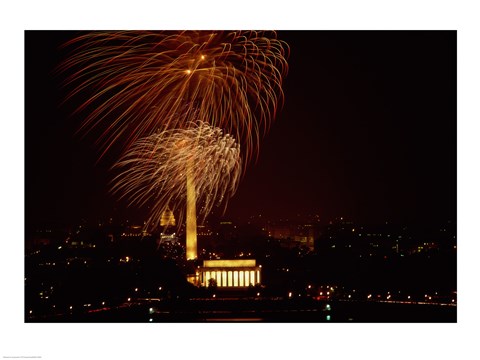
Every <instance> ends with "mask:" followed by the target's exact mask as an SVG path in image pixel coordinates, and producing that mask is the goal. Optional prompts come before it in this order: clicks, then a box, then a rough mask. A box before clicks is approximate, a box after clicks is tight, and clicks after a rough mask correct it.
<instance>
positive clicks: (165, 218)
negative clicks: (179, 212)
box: [160, 209, 175, 226]
mask: <svg viewBox="0 0 480 360" xmlns="http://www.w3.org/2000/svg"><path fill="white" fill-rule="evenodd" d="M160 226H175V217H174V216H173V212H172V210H170V209H166V210H165V211H164V212H163V213H162V217H161V218H160Z"/></svg>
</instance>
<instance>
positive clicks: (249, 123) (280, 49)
mask: <svg viewBox="0 0 480 360" xmlns="http://www.w3.org/2000/svg"><path fill="white" fill-rule="evenodd" d="M66 46H67V47H71V46H74V51H73V52H72V55H71V57H70V58H69V59H68V60H67V61H65V62H64V63H63V64H62V65H61V66H60V67H59V70H60V71H67V72H68V74H69V76H68V78H67V80H66V84H67V85H68V86H69V87H71V88H72V89H73V90H72V91H71V92H70V93H69V95H68V97H67V98H70V97H73V96H76V95H78V94H80V93H88V94H91V95H88V99H87V100H86V101H85V102H84V103H83V104H82V105H81V106H80V107H79V108H78V111H83V110H89V112H88V115H87V117H86V120H85V122H84V123H83V125H82V130H83V131H85V132H88V131H90V130H92V129H93V128H95V127H97V126H98V125H99V124H103V125H104V128H103V129H104V131H103V134H101V136H100V138H99V142H100V143H101V146H102V148H103V151H104V152H105V151H107V150H108V148H109V147H110V146H111V145H112V144H113V143H115V142H118V141H121V142H122V144H123V145H124V148H126V149H128V148H129V147H130V146H131V145H132V144H133V143H134V142H135V141H136V140H137V139H139V138H142V137H144V136H148V135H150V134H152V133H153V132H155V131H157V130H158V129H160V131H164V130H166V129H172V128H188V127H189V126H190V125H189V124H190V122H192V121H193V120H195V119H208V122H209V123H210V124H211V125H212V126H213V127H219V128H222V129H224V130H225V131H226V132H228V133H229V134H232V136H234V137H235V138H236V139H237V141H238V142H239V143H241V144H242V149H243V150H242V151H244V153H245V158H246V159H247V160H249V159H251V157H252V155H253V154H255V153H257V154H258V151H257V150H258V145H259V139H260V137H261V136H262V134H264V133H265V132H266V131H267V130H268V128H269V126H270V123H271V121H272V119H273V118H274V117H275V113H276V111H277V107H278V105H279V104H280V103H281V102H282V100H283V92H282V81H283V77H284V76H285V75H286V72H287V68H288V66H287V62H286V57H287V55H288V46H287V45H286V43H284V42H282V41H281V40H278V39H277V38H276V33H275V32H257V31H230V32H223V31H212V32H206V31H182V32H168V31H167V32H147V31H142V32H139V31H122V32H120V31H115V32H91V33H87V34H84V35H82V36H79V37H77V38H75V39H73V40H72V41H70V42H69V43H67V44H66ZM126 134H128V135H126ZM104 152H103V153H104Z"/></svg>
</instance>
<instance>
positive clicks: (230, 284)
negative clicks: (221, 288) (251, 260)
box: [228, 271, 233, 286]
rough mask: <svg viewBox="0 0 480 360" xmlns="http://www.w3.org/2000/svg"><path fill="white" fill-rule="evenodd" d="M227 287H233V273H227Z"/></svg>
mask: <svg viewBox="0 0 480 360" xmlns="http://www.w3.org/2000/svg"><path fill="white" fill-rule="evenodd" d="M228 286H233V273H232V272H231V271H229V272H228Z"/></svg>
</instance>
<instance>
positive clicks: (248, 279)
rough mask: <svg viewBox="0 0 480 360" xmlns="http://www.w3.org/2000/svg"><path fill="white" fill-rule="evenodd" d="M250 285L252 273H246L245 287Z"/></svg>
mask: <svg viewBox="0 0 480 360" xmlns="http://www.w3.org/2000/svg"><path fill="white" fill-rule="evenodd" d="M248 285H250V271H248V270H247V271H245V286H248Z"/></svg>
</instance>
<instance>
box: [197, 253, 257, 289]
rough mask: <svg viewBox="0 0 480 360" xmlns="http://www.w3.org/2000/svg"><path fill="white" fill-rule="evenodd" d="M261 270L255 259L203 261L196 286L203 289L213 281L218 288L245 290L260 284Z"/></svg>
mask: <svg viewBox="0 0 480 360" xmlns="http://www.w3.org/2000/svg"><path fill="white" fill-rule="evenodd" d="M261 269H262V267H261V266H260V265H259V266H257V264H256V260H255V259H245V260H244V259H242V260H204V261H203V266H201V267H199V268H198V272H197V274H196V275H197V281H198V284H199V285H202V286H205V287H207V286H208V285H209V282H210V280H211V279H213V280H215V282H216V285H217V287H218V288H247V287H249V286H250V285H252V286H254V285H256V284H260V280H261V278H260V275H261Z"/></svg>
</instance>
